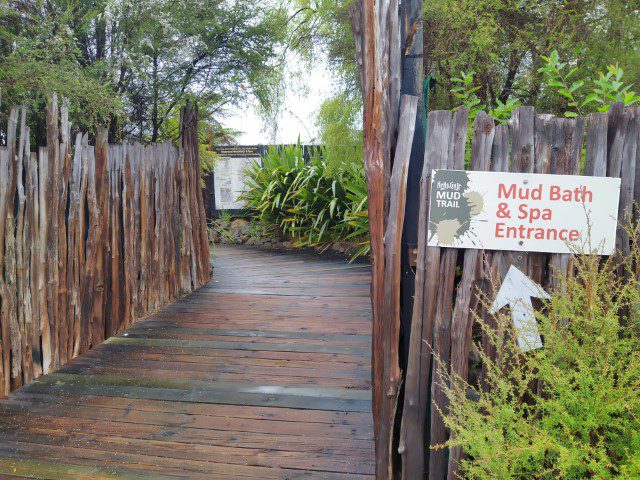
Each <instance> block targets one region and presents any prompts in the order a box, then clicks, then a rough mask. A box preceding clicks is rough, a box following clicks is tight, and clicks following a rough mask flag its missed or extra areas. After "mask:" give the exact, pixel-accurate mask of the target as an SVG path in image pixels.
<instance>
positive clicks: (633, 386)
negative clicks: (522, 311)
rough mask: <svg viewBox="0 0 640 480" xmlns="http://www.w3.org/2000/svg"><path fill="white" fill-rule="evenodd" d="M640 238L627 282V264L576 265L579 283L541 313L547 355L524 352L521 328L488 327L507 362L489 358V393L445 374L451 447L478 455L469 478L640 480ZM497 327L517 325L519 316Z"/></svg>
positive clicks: (570, 282)
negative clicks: (639, 267) (520, 345)
mask: <svg viewBox="0 0 640 480" xmlns="http://www.w3.org/2000/svg"><path fill="white" fill-rule="evenodd" d="M635 233H636V235H634V238H635V239H636V242H635V245H636V246H635V248H634V252H633V259H632V261H629V263H628V264H625V265H623V267H622V269H623V270H624V272H625V275H623V276H619V275H616V270H617V269H618V263H617V262H618V261H619V259H620V257H615V259H614V258H613V257H612V258H611V259H609V260H607V261H605V262H601V258H600V257H598V256H595V255H594V256H588V255H584V256H577V257H576V258H575V259H574V262H575V266H576V276H575V278H569V279H566V281H565V282H564V284H563V287H562V288H561V289H559V290H558V291H557V292H556V293H554V294H552V298H551V300H550V301H549V303H548V305H547V306H546V308H545V309H543V310H540V311H538V312H537V313H536V316H537V321H538V328H539V330H540V333H541V335H542V338H543V339H544V347H543V348H541V349H538V350H534V351H531V352H528V353H526V354H522V353H521V351H520V349H519V348H518V346H517V343H516V341H515V340H514V334H513V332H512V330H511V329H508V330H507V332H508V333H509V334H508V335H505V333H507V332H500V331H496V330H494V329H493V328H492V327H491V326H489V325H486V324H482V326H483V329H484V330H485V331H486V332H487V334H488V336H489V338H490V339H491V343H492V345H493V346H495V347H496V348H497V351H498V352H501V355H498V359H497V360H492V359H490V358H488V357H487V356H486V355H485V354H483V353H482V351H481V352H480V355H481V359H482V362H483V364H484V366H485V367H486V370H487V372H488V374H487V381H486V384H485V388H483V387H482V386H480V385H469V384H467V383H466V382H464V381H462V380H461V379H460V378H459V377H454V378H451V377H449V376H448V375H447V374H446V373H445V372H443V371H442V370H443V369H442V368H439V370H440V371H441V373H442V374H443V381H442V382H441V383H442V387H443V388H444V391H445V393H446V395H447V397H448V399H449V402H450V407H449V410H448V412H449V413H446V414H445V415H444V419H445V423H446V424H447V426H448V428H450V430H451V439H450V441H449V442H448V445H449V446H453V445H457V446H461V447H463V450H464V451H465V452H466V454H467V455H468V457H467V458H465V459H464V460H463V461H462V465H461V478H466V479H474V480H480V479H482V480H484V479H500V480H552V479H553V480H555V479H561V480H578V479H580V480H582V479H602V480H608V479H618V480H630V479H637V478H640V316H639V313H638V306H639V305H640V293H639V291H640V290H639V287H640V284H639V283H638V282H637V281H636V280H635V279H636V278H637V277H636V271H635V269H634V268H632V265H637V264H638V263H637V262H638V260H639V257H640V249H639V248H638V243H637V239H638V236H637V232H635ZM494 293H495V292H494ZM484 301H485V302H490V300H489V299H486V298H485V299H484ZM493 320H494V321H495V322H496V323H495V325H511V319H510V316H509V315H503V314H498V315H497V316H496V318H495V319H493ZM479 321H480V320H479ZM480 322H481V321H480ZM503 345H504V346H503ZM436 448H441V446H438V447H436Z"/></svg>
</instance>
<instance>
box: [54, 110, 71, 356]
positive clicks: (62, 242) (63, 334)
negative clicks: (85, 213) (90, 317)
mask: <svg viewBox="0 0 640 480" xmlns="http://www.w3.org/2000/svg"><path fill="white" fill-rule="evenodd" d="M70 129H71V125H70V123H69V106H68V101H67V100H66V99H63V100H62V106H61V108H60V163H59V165H58V169H57V171H56V173H55V175H56V177H57V190H56V194H57V195H58V200H57V205H58V216H57V218H56V220H55V222H56V223H57V225H58V314H57V317H58V322H59V324H60V327H59V338H58V345H59V350H60V352H59V359H60V363H61V364H65V363H67V361H68V359H69V358H70V352H69V336H70V332H69V318H68V312H69V303H70V302H69V300H70V299H69V296H68V286H67V200H68V195H69V174H70V169H71V139H70V138H69V137H70V133H71V132H70Z"/></svg>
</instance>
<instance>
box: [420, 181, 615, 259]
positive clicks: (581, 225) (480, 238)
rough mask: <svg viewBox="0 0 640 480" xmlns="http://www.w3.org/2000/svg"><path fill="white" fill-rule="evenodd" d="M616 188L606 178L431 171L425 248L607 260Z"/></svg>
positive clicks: (611, 249) (612, 247) (612, 237)
mask: <svg viewBox="0 0 640 480" xmlns="http://www.w3.org/2000/svg"><path fill="white" fill-rule="evenodd" d="M620 183H621V180H620V179H619V178H607V177H584V176H576V175H539V174H538V175H537V174H527V173H494V172H467V171H461V170H434V171H433V173H432V175H431V201H430V205H429V206H430V208H429V246H432V247H454V248H484V249H488V250H514V251H529V252H549V253H571V252H574V251H581V252H583V253H598V254H601V255H611V254H612V253H613V252H614V250H615V247H616V226H617V218H618V203H619V199H620Z"/></svg>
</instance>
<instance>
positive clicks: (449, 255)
mask: <svg viewBox="0 0 640 480" xmlns="http://www.w3.org/2000/svg"><path fill="white" fill-rule="evenodd" d="M468 118H469V112H468V110H467V109H465V108H460V109H458V110H456V112H455V113H454V115H453V126H452V129H451V138H450V140H449V156H448V162H447V163H446V164H445V165H443V166H442V168H445V169H449V170H464V166H465V165H464V161H465V144H466V136H467V131H468ZM481 118H482V116H480V119H481ZM478 120H479V118H476V121H478ZM478 126H482V127H483V128H485V125H484V124H483V122H482V121H479V122H478ZM474 128H475V126H474ZM476 147H478V145H477V144H476ZM430 200H431V201H433V199H430ZM458 253H459V250H458V249H456V248H446V249H444V250H443V251H442V253H441V259H440V270H439V276H440V282H439V283H440V287H439V290H438V296H437V300H436V307H435V309H436V310H435V319H434V327H433V328H434V335H433V341H432V342H431V348H432V349H433V356H434V359H433V366H432V369H433V372H432V379H433V380H432V383H431V408H430V414H431V419H430V422H429V424H430V427H431V429H430V430H431V431H430V435H429V439H430V440H429V445H430V446H431V447H435V446H438V445H441V444H443V443H444V442H445V441H446V440H447V431H446V428H445V425H444V421H443V419H442V412H446V411H447V400H446V397H445V394H444V389H443V382H444V381H445V379H444V378H443V377H442V375H441V372H440V371H439V368H438V366H441V367H442V368H443V369H444V370H445V371H448V370H449V365H450V360H451V322H452V311H453V294H454V282H455V277H456V266H457V262H458ZM446 475H447V461H446V451H445V450H444V449H443V448H438V449H435V450H431V452H430V454H429V478H430V479H439V478H445V477H446Z"/></svg>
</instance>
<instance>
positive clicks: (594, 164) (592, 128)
mask: <svg viewBox="0 0 640 480" xmlns="http://www.w3.org/2000/svg"><path fill="white" fill-rule="evenodd" d="M608 122H609V116H608V115H607V114H606V113H590V114H589V115H587V135H586V136H587V141H586V152H585V159H584V174H585V175H588V176H592V177H606V176H607V161H606V160H607V128H608Z"/></svg>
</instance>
